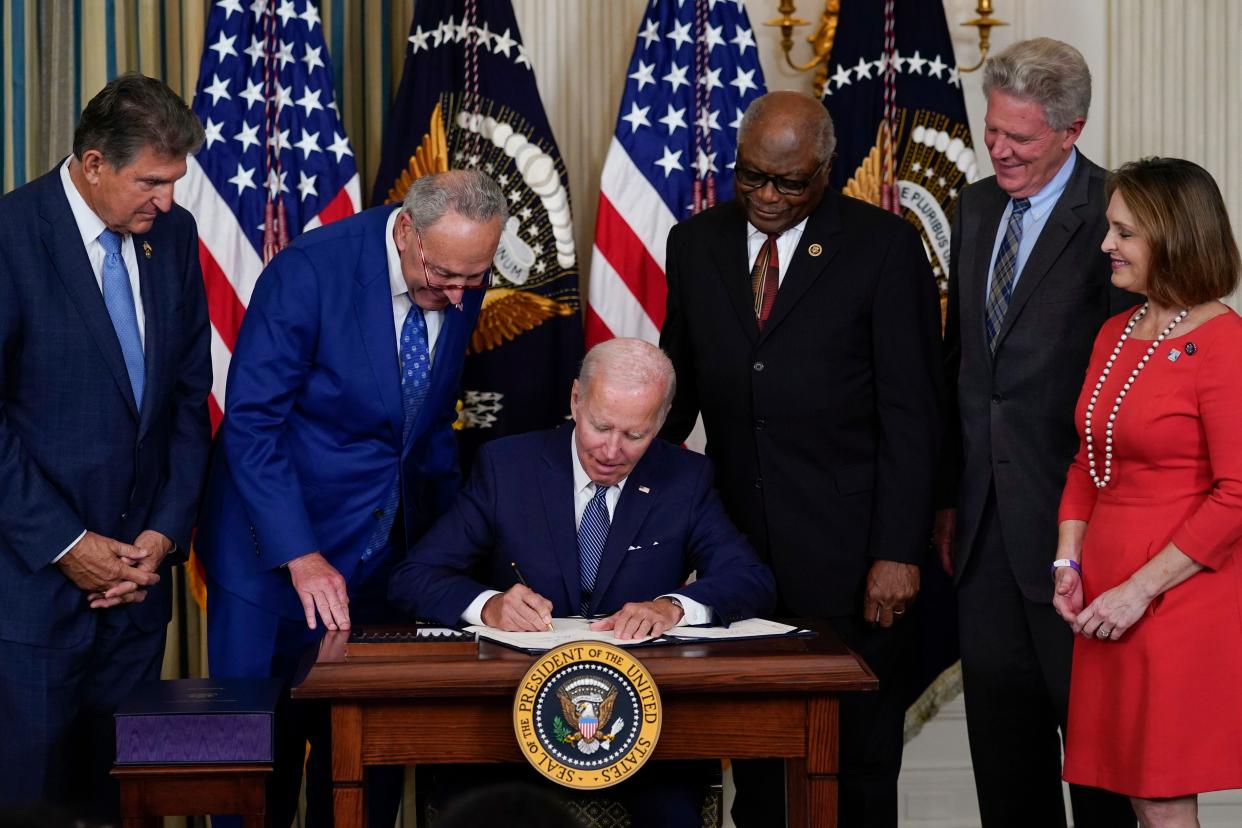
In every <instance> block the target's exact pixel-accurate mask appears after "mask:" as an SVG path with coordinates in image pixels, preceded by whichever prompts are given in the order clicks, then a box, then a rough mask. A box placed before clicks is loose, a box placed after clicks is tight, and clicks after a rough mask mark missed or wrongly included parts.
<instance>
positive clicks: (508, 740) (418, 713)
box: [293, 627, 877, 828]
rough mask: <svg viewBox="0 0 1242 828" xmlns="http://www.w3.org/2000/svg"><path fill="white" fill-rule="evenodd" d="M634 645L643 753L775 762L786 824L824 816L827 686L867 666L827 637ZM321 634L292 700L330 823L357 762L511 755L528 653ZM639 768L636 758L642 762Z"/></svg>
mask: <svg viewBox="0 0 1242 828" xmlns="http://www.w3.org/2000/svg"><path fill="white" fill-rule="evenodd" d="M817 629H818V630H819V633H820V634H819V635H818V636H817V637H815V638H789V639H773V640H764V641H753V642H751V641H733V642H718V643H708V644H690V645H681V646H670V647H648V648H641V649H638V650H635V651H634V654H635V655H636V656H637V657H638V658H639V659H640V660H641V661H642V662H643V664H645V665H646V667H647V669H648V670H649V671H650V672H651V675H652V677H653V678H654V679H655V681H656V684H657V686H658V687H659V688H660V697H661V699H662V701H663V706H664V724H663V727H662V730H661V733H660V740H659V742H658V744H657V745H656V750H655V753H654V754H653V758H654V759H657V760H659V759H705V758H716V757H721V756H729V757H733V758H737V759H750V758H758V757H782V758H785V759H786V760H788V766H787V767H788V773H787V776H788V782H787V786H786V787H787V791H786V793H787V796H788V803H789V804H788V809H789V825H790V826H814V827H815V828H835V826H836V824H837V819H836V813H837V780H836V772H837V698H836V697H837V695H839V694H840V693H842V692H848V691H860V690H874V689H875V688H876V686H877V681H876V679H875V676H874V675H873V674H872V673H871V671H870V670H869V669H867V667H866V666H865V665H864V664H862V663H861V662H860V661H859V660H858V659H857V658H856V657H855V656H854V655H853V654H852V653H851V652H849V650H847V649H846V647H845V645H844V644H842V643H841V642H840V640H839V639H838V638H837V637H836V635H835V634H834V633H833V632H832V631H831V630H830V629H827V628H826V627H817ZM346 636H347V634H342V633H336V634H333V633H329V637H327V638H325V639H324V640H323V642H322V643H321V645H320V648H319V651H318V654H317V658H316V659H315V662H314V664H313V665H312V666H311V668H310V670H309V672H308V674H307V675H306V677H305V678H304V679H303V680H302V681H301V682H300V683H299V684H298V685H297V686H296V687H294V688H293V697H294V698H297V699H321V700H325V701H328V702H330V703H331V706H332V785H333V803H334V812H335V816H336V826H337V828H362V826H363V825H365V822H364V815H365V811H366V791H365V788H364V786H363V773H362V770H363V767H364V766H365V765H399V764H406V765H423V764H435V763H472V762H518V763H520V762H525V761H526V760H525V759H524V758H523V757H522V755H521V754H520V753H519V751H518V745H517V740H516V738H515V737H514V735H513V719H512V708H513V695H514V691H515V690H516V688H517V685H518V681H519V679H521V677H522V675H523V674H524V673H525V672H526V670H527V668H528V667H530V665H531V663H532V661H533V659H535V658H537V656H528V655H523V654H521V653H518V652H515V651H513V650H509V649H506V648H504V647H500V646H497V645H493V644H488V643H486V642H481V643H480V644H479V647H478V651H477V653H470V654H466V653H462V652H460V651H459V652H456V653H446V652H444V650H440V651H439V652H437V647H443V648H452V647H454V646H456V647H457V648H459V649H460V647H461V645H451V644H449V645H437V644H435V643H430V642H429V643H426V644H423V643H418V644H411V645H408V647H409V653H410V655H408V656H406V655H404V654H402V655H386V656H376V657H358V656H355V657H351V658H347V657H346V656H345V652H344V647H345V637H346ZM649 767H650V766H649Z"/></svg>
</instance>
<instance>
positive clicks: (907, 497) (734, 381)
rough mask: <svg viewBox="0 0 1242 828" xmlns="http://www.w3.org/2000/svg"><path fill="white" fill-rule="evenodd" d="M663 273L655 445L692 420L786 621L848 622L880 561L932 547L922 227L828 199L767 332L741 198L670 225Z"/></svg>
mask: <svg viewBox="0 0 1242 828" xmlns="http://www.w3.org/2000/svg"><path fill="white" fill-rule="evenodd" d="M813 249H814V250H815V251H816V253H817V255H812V253H811V251H812V250H813ZM666 267H667V274H668V313H667V317H666V319H665V322H664V328H663V331H662V333H661V337H660V344H661V346H662V347H663V348H664V349H665V351H667V352H668V354H669V356H670V357H671V358H672V360H673V364H674V365H675V366H676V369H677V397H676V400H675V401H674V404H673V410H672V412H671V413H670V414H669V418H668V422H667V424H666V426H665V430H664V432H663V434H664V436H665V437H667V438H668V439H670V440H673V441H674V442H679V441H682V440H684V439H685V437H686V436H687V434H689V432H690V430H691V428H692V427H693V426H694V422H695V419H696V417H697V415H698V414H699V413H700V412H702V415H703V422H704V425H705V427H706V430H707V454H708V456H710V457H711V458H712V460H713V461H714V462H715V464H716V470H717V471H716V485H717V487H718V488H719V489H720V493H721V497H722V498H723V500H724V503H725V508H726V509H727V510H728V512H729V514H730V516H731V517H732V518H733V520H734V522H735V523H737V525H738V527H739V528H740V529H742V531H744V532H746V533H747V534H748V535H749V537H750V539H751V541H752V543H753V544H754V545H755V547H756V548H757V549H758V550H759V552H760V554H761V556H762V557H764V559H765V560H767V561H769V562H770V563H771V565H772V568H773V570H774V571H775V574H776V579H777V587H778V590H779V593H780V598H781V602H782V604H783V609H784V610H786V611H788V612H792V613H795V614H797V615H802V616H820V617H822V616H828V615H845V614H849V613H852V612H855V611H856V610H857V609H858V608H859V607H860V606H861V597H862V588H863V585H864V580H865V577H866V572H867V570H868V568H869V567H870V565H871V562H872V561H873V560H876V559H883V560H893V561H902V562H907V563H917V562H919V561H920V560H921V559H922V557H923V555H924V554H925V552H926V550H927V538H928V532H929V528H930V515H931V505H932V487H933V482H934V464H935V461H936V459H937V455H938V450H939V440H940V429H941V426H940V422H941V420H940V411H939V395H940V393H941V381H940V359H941V356H940V341H939V340H940V337H939V330H940V320H939V310H938V301H937V296H936V288H935V282H934V280H933V278H932V274H931V271H930V268H929V267H928V264H927V257H926V255H925V253H924V251H923V246H922V244H921V242H920V241H919V237H918V234H917V232H915V230H914V228H913V227H912V226H911V225H910V224H909V223H908V222H906V221H905V220H903V219H902V218H900V217H899V216H895V215H893V214H891V213H887V212H884V211H882V210H879V209H878V208H875V207H872V206H871V205H868V204H865V203H863V202H861V201H857V200H854V199H851V198H846V197H844V196H841V195H839V194H837V193H833V192H828V193H825V195H824V199H823V201H822V202H821V203H820V205H819V206H818V207H817V208H816V209H815V211H814V212H813V213H812V214H811V215H810V217H809V218H808V221H807V225H806V228H805V231H804V232H803V234H802V239H801V241H800V242H799V244H798V249H797V252H796V253H795V254H794V256H793V258H792V260H791V261H790V265H789V269H788V272H787V273H786V276H785V279H784V280H783V283H782V285H781V288H780V291H779V292H778V293H777V295H776V301H775V304H774V305H773V307H772V313H771V316H770V317H769V319H768V322H767V324H766V325H765V327H764V330H763V332H762V333H760V332H759V329H758V326H757V325H756V323H755V315H754V310H753V300H752V296H751V289H750V273H749V269H748V267H747V251H746V217H745V214H744V212H743V211H742V209H741V207H740V206H739V205H738V204H737V203H735V202H731V203H728V204H722V205H719V206H716V207H714V208H712V209H710V210H707V211H705V212H703V213H701V214H699V215H698V216H695V217H694V218H691V219H689V220H687V221H685V222H683V223H681V224H679V225H677V226H676V227H674V228H673V230H672V232H671V233H670V234H669V239H668V256H667V263H666Z"/></svg>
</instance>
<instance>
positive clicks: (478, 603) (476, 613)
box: [461, 589, 500, 626]
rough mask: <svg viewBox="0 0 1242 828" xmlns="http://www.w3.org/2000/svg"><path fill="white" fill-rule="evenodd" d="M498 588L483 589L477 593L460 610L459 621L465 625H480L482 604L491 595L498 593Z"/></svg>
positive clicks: (481, 621)
mask: <svg viewBox="0 0 1242 828" xmlns="http://www.w3.org/2000/svg"><path fill="white" fill-rule="evenodd" d="M499 594H500V590H498V589H485V590H483V591H482V592H480V593H479V597H478V598H475V599H474V600H473V601H471V602H470V606H468V607H466V609H465V610H463V611H462V614H461V621H462V623H463V624H466V625H476V626H477V625H481V624H482V623H483V605H484V604H486V603H487V602H488V600H489V599H491V597H492V596H493V595H499Z"/></svg>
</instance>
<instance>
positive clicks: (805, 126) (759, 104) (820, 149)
mask: <svg viewBox="0 0 1242 828" xmlns="http://www.w3.org/2000/svg"><path fill="white" fill-rule="evenodd" d="M791 95H797V96H798V97H805V98H806V99H807V100H808V101H813V100H815V99H814V98H811V97H809V96H805V95H802V94H801V93H800V92H769V93H768V94H766V95H760V96H759V97H758V98H755V99H754V100H753V101H751V102H750V106H748V107H746V112H745V113H744V114H743V115H742V123H741V124H740V125H738V129H737V143H738V146H741V145H742V143H743V142H744V141H745V139H746V136H747V135H749V134H750V131H751V129H752V128H753V127H754V125H755V122H756V121H758V120H760V119H761V118H762V117H763V115H764V112H765V111H766V110H767V109H768V107H769V105H771V104H772V103H773V102H774V101H778V100H780V99H781V98H782V97H784V98H788V97H789V96H791ZM815 103H817V104H818V103H819V102H818V101H815ZM816 108H817V109H818V112H816V115H815V118H814V120H813V121H810V122H804V123H800V124H797V125H796V126H798V127H799V128H800V129H801V130H803V131H805V132H806V133H808V135H807V137H809V138H810V140H811V145H812V147H814V149H815V157H816V158H817V159H819V162H820V163H821V164H822V163H824V162H826V161H828V159H830V158H832V153H833V152H834V151H835V150H836V148H837V133H836V130H835V129H834V128H833V126H832V116H831V115H829V114H828V107H826V106H823V105H820V106H818V107H816Z"/></svg>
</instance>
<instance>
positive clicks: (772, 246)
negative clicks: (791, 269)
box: [750, 233, 781, 331]
mask: <svg viewBox="0 0 1242 828" xmlns="http://www.w3.org/2000/svg"><path fill="white" fill-rule="evenodd" d="M779 235H780V233H769V234H768V240H767V241H765V242H764V243H763V246H762V247H760V248H759V255H758V256H756V257H755V266H754V267H753V268H751V271H750V289H751V291H752V292H753V293H754V294H755V321H756V322H757V323H758V324H759V330H761V331H762V330H763V323H764V322H767V321H768V315H769V314H771V313H772V303H773V302H775V301H776V291H777V288H779V287H780V283H781V265H780V259H779V257H778V256H777V253H776V238H777V237H778V236H779Z"/></svg>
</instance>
